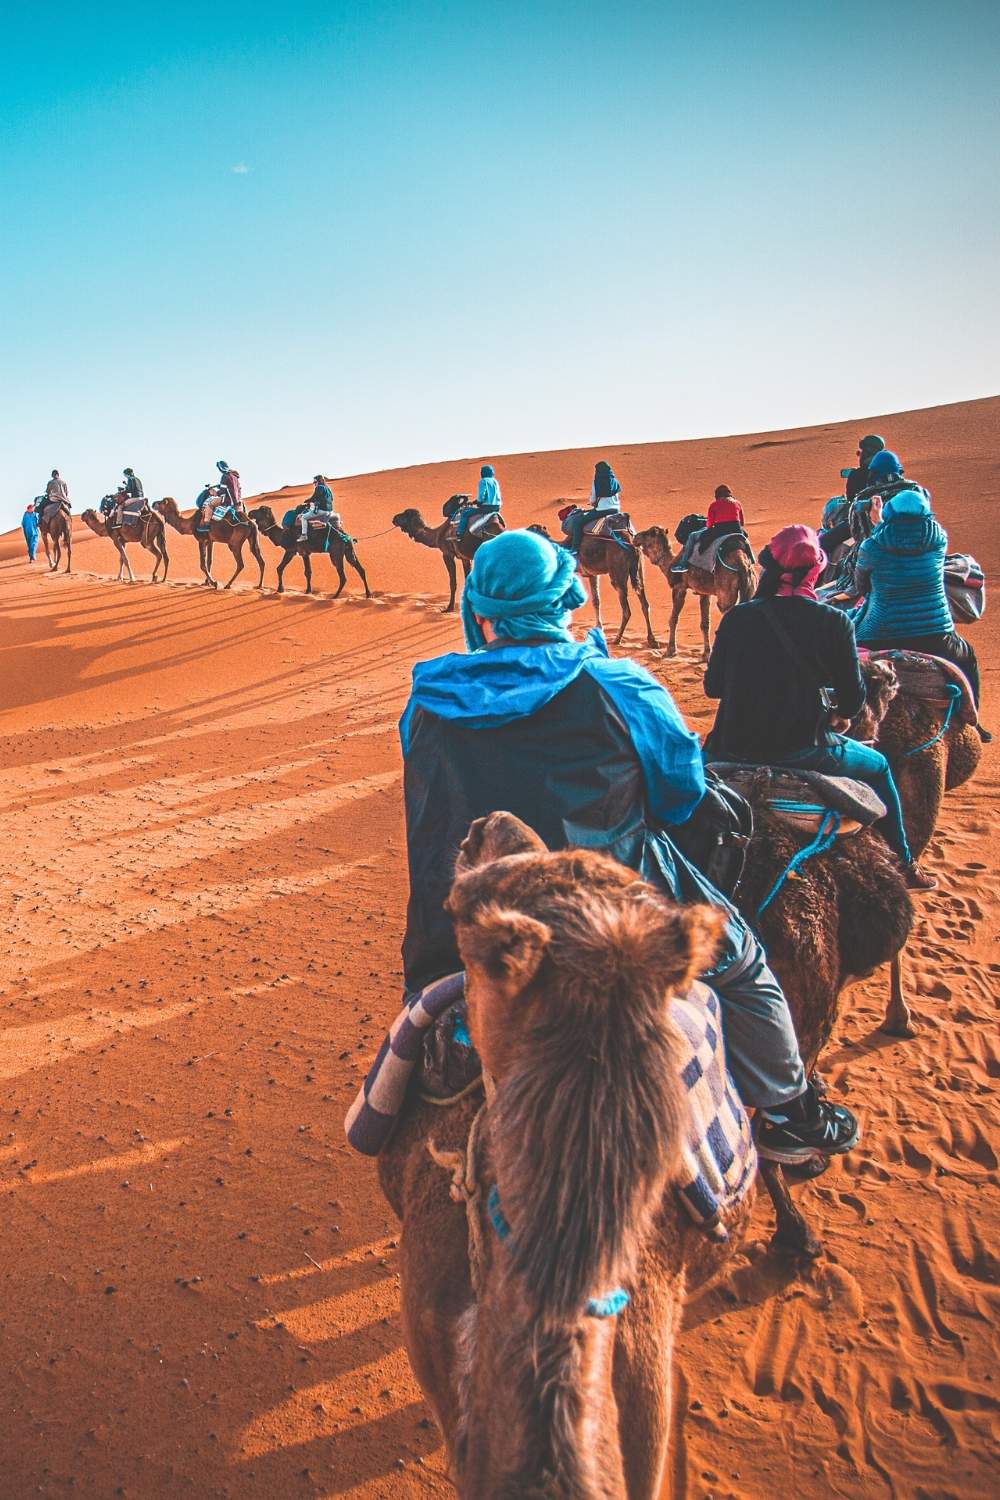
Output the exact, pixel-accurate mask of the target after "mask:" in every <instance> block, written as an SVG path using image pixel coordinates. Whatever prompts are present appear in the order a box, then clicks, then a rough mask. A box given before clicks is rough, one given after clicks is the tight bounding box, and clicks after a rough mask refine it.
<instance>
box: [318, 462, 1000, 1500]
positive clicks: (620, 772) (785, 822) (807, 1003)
mask: <svg viewBox="0 0 1000 1500" xmlns="http://www.w3.org/2000/svg"><path fill="white" fill-rule="evenodd" d="M859 456H860V457H861V458H862V461H864V457H865V455H864V454H863V453H861V454H859ZM597 498H601V496H600V494H598V496H597ZM716 499H722V500H724V501H727V502H729V501H733V497H732V496H731V494H729V493H728V492H727V493H726V494H724V495H720V494H719V493H718V492H717V495H716ZM736 503H737V502H734V504H736ZM852 503H854V502H852ZM724 509H726V510H728V509H729V506H728V504H727V506H726V507H724ZM590 519H591V518H590V517H589V516H588V515H586V514H585V515H584V521H583V524H582V525H581V524H580V523H579V522H577V523H576V524H575V525H573V524H570V525H568V526H567V525H565V523H566V522H567V521H570V516H569V515H567V516H565V517H564V518H563V520H564V530H565V534H566V536H567V545H565V546H559V545H556V544H554V543H553V542H552V541H551V540H550V539H549V538H548V536H547V534H546V533H545V532H544V531H543V530H542V528H541V527H533V528H531V529H530V530H528V531H522V532H514V531H503V530H501V529H500V527H499V525H498V522H499V516H498V515H497V513H496V511H494V512H493V513H492V516H491V519H490V521H489V525H490V529H491V533H492V534H487V535H479V536H477V535H476V533H475V532H473V533H472V534H471V535H469V532H468V528H466V531H465V535H463V537H462V538H461V542H462V547H461V550H456V551H455V552H454V553H453V554H452V558H451V564H452V568H453V567H454V563H455V561H456V558H457V560H459V561H462V562H463V564H464V565H465V571H466V586H465V591H464V594H463V597H462V603H461V614H462V624H463V628H464V632H465V637H466V645H467V647H468V655H466V656H465V657H461V656H456V655H455V654H454V653H449V654H448V655H446V656H444V657H441V658H438V659H436V660H432V661H425V662H419V663H417V664H416V666H415V667H414V670H413V683H412V690H411V696H410V700H409V703H408V704H407V707H406V710H405V712H404V715H403V718H402V720H401V723H400V732H401V738H402V745H403V756H404V800H405V812H406V830H407V849H408V861H409V877H410V894H409V902H408V907H407V914H406V930H405V935H404V939H403V949H402V954H403V966H404V995H403V1008H402V1010H401V1011H400V1013H399V1015H398V1016H397V1018H396V1020H395V1022H394V1023H393V1025H392V1027H391V1029H390V1031H389V1033H388V1035H387V1037H386V1039H385V1041H384V1043H383V1046H382V1048H381V1050H380V1051H379V1053H378V1056H377V1057H376V1058H375V1060H374V1062H373V1064H372V1066H371V1069H370V1071H369V1074H368V1077H367V1078H366V1080H365V1083H364V1085H363V1087H362V1088H361V1090H360V1091H359V1093H358V1095H357V1097H356V1099H355V1100H354V1102H353V1104H352V1105H351V1108H350V1110H349V1111H348V1114H347V1118H346V1121H345V1129H346V1134H347V1139H348V1141H349V1143H350V1144H351V1145H352V1146H353V1147H354V1148H355V1149H356V1150H357V1151H359V1152H361V1153H362V1154H364V1155H367V1156H369V1157H373V1158H377V1162H378V1176H379V1181H380V1184H381V1187H382V1191H383V1193H384V1195H385V1197H386V1199H387V1201H388V1203H389V1204H390V1206H391V1207H392V1209H393V1210H394V1212H395V1213H396V1215H397V1216H398V1217H399V1219H400V1221H401V1225H402V1232H401V1239H400V1272H401V1313H402V1326H403V1333H404V1338H405V1341H406V1347H407V1350H408V1353H409V1357H410V1361H411V1364H412V1366H413V1370H414V1372H415V1374H416V1376H417V1379H418V1381H419V1382H420V1385H421V1387H422V1389H423V1391H424V1394H425V1397H426V1399H427V1401H428V1403H429V1405H430V1407H431V1409H432V1411H433V1413H434V1417H435V1420H436V1422H437V1424H438V1426H439V1428H440V1430H441V1433H442V1436H443V1440H444V1443H445V1448H446V1452H447V1457H448V1464H449V1472H450V1475H451V1478H452V1481H453V1483H454V1485H455V1488H456V1490H457V1492H458V1494H459V1495H461V1496H462V1497H465V1500H479V1497H485V1496H497V1497H499V1496H502V1495H510V1496H514V1495H518V1496H539V1497H541V1496H550V1497H563V1500H588V1497H589V1500H598V1497H622V1500H625V1497H627V1500H656V1497H658V1496H660V1494H661V1492H662V1486H663V1482H664V1477H665V1474H666V1472H667V1466H668V1457H669V1445H670V1415H671V1395H670V1391H671V1363H672V1356H673V1346H674V1343H675V1339H676V1335H677V1331H678V1329H679V1327H680V1324H681V1318H682V1314H683V1309H684V1306H685V1303H686V1302H687V1301H688V1300H689V1299H690V1298H691V1297H692V1296H695V1295H697V1294H698V1293H699V1292H700V1291H701V1290H702V1289H703V1288H704V1287H705V1286H706V1285H707V1284H709V1283H710V1282H711V1281H712V1280H713V1279H714V1278H716V1277H718V1276H719V1275H720V1274H721V1273H723V1272H724V1271H725V1268H726V1266H727V1264H729V1263H730V1262H731V1261H732V1258H733V1257H734V1255H735V1254H736V1253H737V1251H738V1250H739V1247H740V1244H741V1242H742V1240H743V1239H744V1237H745V1236H746V1233H747V1230H748V1227H749V1223H750V1217H751V1212H752V1206H753V1201H754V1193H755V1187H756V1184H757V1183H758V1181H759V1182H761V1183H762V1184H763V1186H764V1188H765V1190H766V1193H767V1195H768V1197H769V1199H770V1200H771V1203H772V1206H773V1210H774V1215H775V1230H774V1237H773V1249H774V1253H776V1254H782V1255H785V1256H788V1257H790V1258H791V1259H792V1262H793V1264H796V1263H801V1264H805V1263H807V1262H808V1261H810V1260H812V1259H813V1258H815V1257H816V1256H818V1255H819V1254H821V1253H822V1248H821V1245H820V1243H819V1240H818V1238H817V1235H816V1233H815V1230H814V1228H813V1226H812V1225H811V1224H810V1223H809V1221H808V1218H807V1217H806V1214H805V1213H804V1212H803V1209H802V1207H801V1206H800V1205H799V1204H797V1203H796V1202H795V1201H794V1199H793V1197H792V1192H791V1188H792V1186H793V1184H795V1183H802V1182H803V1181H808V1180H809V1179H810V1178H812V1177H815V1176H817V1175H819V1174H820V1173H822V1172H824V1171H826V1170H827V1169H828V1168H829V1166H830V1163H831V1160H832V1158H833V1157H834V1156H837V1155H842V1154H845V1153H848V1152H850V1151H852V1150H853V1149H855V1148H856V1146H857V1144H858V1141H859V1139H860V1126H859V1123H858V1121H857V1119H856V1117H855V1116H854V1114H853V1112H852V1111H851V1109H850V1108H849V1107H848V1104H847V1103H846V1102H841V1101H838V1100H834V1099H833V1098H831V1097H830V1093H829V1091H828V1089H827V1087H826V1085H825V1083H824V1081H823V1078H822V1074H821V1072H820V1067H821V1065H822V1057H823V1052H824V1048H825V1047H826V1044H827V1042H828V1041H829V1040H830V1037H831V1035H832V1034H833V1032H834V1029H835V1024H836V1019H837V1016H838V1013H839V1009H840V1005H841V999H842V996H843V995H844V993H845V991H846V990H847V989H848V988H849V987H850V986H851V985H852V984H853V983H855V982H856V981H857V980H859V979H862V978H866V977H869V976H871V975H872V974H874V973H875V972H876V971H877V970H878V969H880V968H882V967H883V966H886V967H887V969H888V978H887V992H886V1003H885V1014H884V1018H883V1020H882V1022H881V1025H882V1029H883V1030H884V1031H886V1032H887V1033H889V1034H890V1035H892V1036H895V1037H898V1038H906V1037H909V1036H912V1035H913V1033H914V1030H915V1028H916V1021H915V1018H914V1017H913V1015H912V1014H911V1012H910V1008H909V1005H908V1003H907V996H906V985H905V969H904V964H903V958H904V953H905V947H906V943H907V940H908V938H909V935H910V933H911V930H912V927H913V922H914V899H915V897H916V896H918V895H919V894H920V893H922V892H925V891H928V890H931V889H933V888H934V886H935V884H936V881H935V879H934V877H933V875H931V874H930V873H929V872H928V871H927V870H926V869H925V868H924V867H923V866H922V865H921V864H920V862H919V861H920V860H921V858H922V856H923V855H924V852H925V850H926V848H927V846H928V843H929V842H930V840H931V838H932V836H933V833H934V829H935V826H936V823H937V820H938V816H939V813H940V809H941V804H942V799H943V796H944V793H945V792H946V791H947V790H948V789H950V788H952V787H955V786H958V785H960V784H961V783H962V782H964V781H966V780H967V779H968V778H969V777H970V776H972V775H973V773H974V772H975V769H976V766H977V764H978V761H979V758H980V755H981V751H982V744H983V742H984V741H985V740H988V739H989V738H990V736H989V734H988V733H987V731H986V730H985V728H984V727H983V726H982V724H981V722H980V720H979V702H978V698H979V692H978V690H979V681H978V669H977V664H976V660H975V654H974V652H973V651H972V648H971V647H970V646H969V644H968V642H967V641H964V640H963V639H962V638H961V637H959V636H958V635H957V633H956V632H955V631H954V628H953V619H952V616H951V614H950V613H949V610H948V603H947V598H948V595H947V590H946V587H945V576H944V558H945V547H946V543H947V538H946V537H945V535H944V533H943V531H942V530H941V528H940V526H939V525H938V523H937V522H936V521H935V520H934V518H933V515H932V512H931V510H930V497H929V496H928V495H927V494H926V492H925V491H920V490H919V489H915V488H913V487H910V488H905V489H904V488H900V487H897V489H896V490H895V492H894V494H893V496H891V497H890V498H888V499H887V500H884V501H882V502H881V511H880V516H879V517H878V518H877V519H876V522H875V525H874V526H873V527H872V528H871V529H870V531H869V532H868V533H867V534H866V535H864V536H863V537H862V538H861V542H860V544H859V554H858V556H857V557H856V558H855V559H854V563H855V568H856V576H857V577H858V579H859V580H860V581H861V585H862V588H863V590H864V593H863V598H862V600H861V603H860V604H859V605H856V606H855V607H854V608H850V607H845V603H844V601H843V600H842V599H838V600H836V601H835V602H834V601H830V600H829V599H827V600H824V598H823V597H822V594H821V592H820V590H821V583H820V580H821V578H822V576H823V574H824V573H825V572H826V570H827V569H828V567H829V556H828V554H827V552H826V551H825V550H824V546H823V540H824V539H823V538H822V537H821V536H820V535H818V534H817V533H816V532H815V531H813V530H812V529H811V528H810V527H808V526H790V527H784V528H782V530H781V531H779V532H778V533H776V535H775V536H774V537H772V538H771V540H770V542H769V543H768V545H767V546H766V547H765V548H763V549H762V551H761V554H760V557H759V558H755V557H754V556H753V554H752V553H751V551H750V548H749V543H748V542H746V541H745V534H744V533H742V517H741V516H740V517H735V516H733V515H732V514H730V515H728V516H726V515H723V516H722V517H719V516H718V515H717V516H716V517H715V518H714V519H710V518H709V517H705V518H704V525H698V526H695V525H691V524H689V525H688V526H687V527H686V528H684V531H685V532H686V534H681V535H676V534H675V540H677V541H678V542H679V544H680V546H681V548H682V551H681V552H680V553H679V554H674V553H673V550H672V548H671V544H670V540H669V538H668V537H667V535H666V532H665V531H664V530H662V529H660V528H649V529H648V530H647V531H646V532H644V533H643V532H640V533H638V534H637V535H632V534H630V528H628V527H627V526H624V527H621V532H622V533H624V534H623V535H619V536H616V535H613V534H612V529H611V528H608V527H606V526H599V527H598V528H597V531H598V535H597V540H598V541H599V542H602V543H604V545H605V546H606V547H608V548H617V549H618V550H620V551H624V548H625V546H631V547H633V550H634V551H635V552H636V553H639V552H643V553H644V554H645V556H646V557H647V558H648V559H649V560H650V561H652V562H653V563H654V565H655V566H659V567H665V568H666V569H667V571H668V574H669V572H670V570H671V567H672V563H671V558H673V560H674V562H675V563H677V564H679V567H678V572H679V574H681V575H684V574H691V575H692V576H690V577H683V576H681V577H678V579H677V580H676V585H677V587H676V591H675V595H674V607H675V618H674V622H673V624H674V625H675V624H676V616H677V615H678V614H679V612H680V606H681V605H682V603H683V592H684V591H686V590H687V588H691V589H692V591H694V592H696V593H698V594H699V595H700V597H701V599H702V600H703V601H707V599H708V598H709V597H710V592H711V593H714V594H715V596H716V597H717V599H719V602H720V607H723V604H724V612H723V617H722V620H721V623H720V626H719V631H718V634H717V636H716V639H715V642H714V644H712V645H709V642H708V640H707V635H706V637H705V642H704V643H705V649H706V654H707V669H706V673H705V691H706V694H707V695H708V696H709V697H710V698H712V699H715V700H717V702H718V711H717V715H716V721H715V725H714V726H713V729H712V731H711V733H710V734H709V735H708V737H707V739H706V741H705V744H704V745H702V744H701V743H700V742H699V741H698V739H697V738H696V737H695V736H694V735H693V734H692V733H691V732H690V731H689V730H687V728H686V726H685V725H684V722H683V720H682V718H681V716H680V714H679V713H678V712H677V709H676V708H675V706H674V704H673V701H672V699H671V698H670V696H669V694H668V693H667V692H666V690H665V689H664V687H663V686H662V684H661V683H659V682H658V681H657V680H656V679H655V678H653V677H651V676H650V675H649V674H648V673H646V672H645V671H644V669H643V668H641V667H640V666H638V665H637V664H636V663H634V662H631V661H629V660H628V659H627V658H626V659H615V658H611V657H610V656H609V655H608V653H607V648H606V647H605V646H604V644H603V641H602V640H598V639H595V638H594V637H593V636H589V637H588V638H587V639H586V640H585V641H580V640H578V639H577V638H576V637H575V636H574V635H573V634H572V632H571V630H570V628H569V623H570V619H571V616H572V613H573V611H575V610H576V609H577V608H579V606H580V605H581V604H583V603H584V602H585V599H586V595H585V593H584V590H583V587H582V584H581V575H582V577H589V576H591V575H590V573H589V572H588V569H587V568H586V566H585V565H584V564H583V549H584V546H585V544H586V542H587V538H588V536H590V535H592V533H590V532H588V531H587V530H586V526H587V524H588V522H589V521H590ZM734 522H735V523H736V524H735V526H733V523H734ZM396 524H397V525H399V526H400V528H401V529H404V530H406V532H407V534H408V535H411V536H413V538H414V540H418V541H420V542H422V543H423V544H424V545H429V546H437V547H438V548H439V550H444V549H443V547H442V542H443V541H444V542H445V544H447V540H446V539H447V533H446V532H439V533H434V532H433V531H432V529H431V528H429V527H426V526H425V524H424V523H423V521H422V520H421V519H420V518H419V516H415V513H412V512H411V513H403V514H402V515H401V516H399V517H397V520H396ZM717 525H721V526H723V527H725V528H726V529H725V530H723V531H721V532H716V533H715V534H714V536H710V537H708V538H705V536H704V535H703V533H704V532H706V531H708V530H709V529H710V527H714V526H717ZM730 528H732V529H730ZM681 530H682V528H681V527H678V532H681ZM697 533H702V535H701V537H700V538H699V537H697ZM692 535H694V536H695V540H694V541H692ZM706 540H707V542H708V547H707V548H706V547H705V545H704V543H705V541H706ZM854 541H855V543H856V544H857V536H855V538H854ZM869 541H870V542H871V545H870V546H868V545H867V544H868V543H869ZM609 555H610V554H609ZM916 559H922V563H921V565H920V566H916V565H915V560H916ZM720 563H722V564H723V566H721V567H720ZM758 569H759V571H758ZM449 571H451V570H449ZM603 571H605V572H606V573H608V574H609V576H610V571H611V570H610V568H605V569H604V570H603ZM631 576H632V578H633V586H634V578H635V577H636V576H638V577H640V578H641V573H638V574H637V573H636V572H633V573H632V574H631ZM901 576H902V577H903V579H904V585H906V584H909V586H910V587H909V589H908V588H907V587H906V586H903V587H901V586H900V579H901ZM964 576H966V577H967V576H968V571H967V572H966V574H965V575H964ZM637 592H638V591H637ZM678 596H679V597H678ZM595 604H596V600H595ZM650 633H651V632H650ZM859 641H860V642H861V645H860V648H859Z"/></svg>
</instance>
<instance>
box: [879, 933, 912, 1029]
mask: <svg viewBox="0 0 1000 1500" xmlns="http://www.w3.org/2000/svg"><path fill="white" fill-rule="evenodd" d="M879 1030H880V1031H885V1032H887V1033H888V1035H889V1036H900V1037H911V1036H916V1034H917V1027H916V1025H915V1023H914V1020H913V1016H912V1014H911V1012H910V1007H909V1006H908V1005H907V1003H906V999H905V997H904V995H903V955H902V953H897V954H896V955H895V957H894V958H893V959H892V961H891V962H890V964H889V1004H888V1005H887V1006H886V1011H885V1019H884V1020H883V1022H882V1025H881V1026H880V1027H879Z"/></svg>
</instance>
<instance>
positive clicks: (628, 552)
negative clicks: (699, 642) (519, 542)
mask: <svg viewBox="0 0 1000 1500" xmlns="http://www.w3.org/2000/svg"><path fill="white" fill-rule="evenodd" d="M528 530H529V531H535V532H537V533H538V535H539V536H544V537H548V539H549V541H550V542H553V543H554V545H555V546H557V547H565V545H566V543H565V542H558V541H556V540H555V538H554V537H551V536H549V533H548V530H547V528H546V527H544V526H539V525H538V524H537V523H536V524H535V525H534V526H529V527H528ZM576 565H577V569H578V571H579V572H580V573H582V574H583V576H584V577H585V578H586V579H587V581H588V583H589V584H590V597H591V599H592V600H593V604H594V614H595V615H596V616H597V628H598V630H603V629H604V621H603V620H602V619H601V586H600V582H599V579H600V577H601V575H603V574H606V575H607V576H608V577H609V578H610V579H611V586H612V588H613V589H614V591H615V593H616V594H617V595H618V602H619V604H620V605H621V610H622V622H621V625H620V626H619V629H618V634H617V635H616V636H615V645H616V646H620V645H621V641H622V636H623V635H624V634H625V627H626V625H627V624H628V622H629V620H630V619H631V618H632V609H631V606H630V604H629V602H628V586H629V584H631V585H632V587H633V588H634V589H635V592H636V595H637V596H638V599H639V608H640V609H641V610H642V613H643V617H644V618H645V621H646V645H647V646H650V647H656V646H658V645H659V642H658V641H657V639H656V637H655V635H654V634H653V624H652V621H651V620H650V618H649V600H648V599H647V598H646V584H645V580H644V578H643V574H642V554H641V553H640V552H639V551H638V549H637V548H636V547H633V546H631V545H630V546H629V547H628V548H627V549H626V548H625V547H623V546H621V545H620V544H619V543H618V542H613V541H612V540H611V538H610V537H603V536H590V535H588V533H587V532H584V534H583V537H582V539H581V542H580V551H579V554H578V556H577V562H576Z"/></svg>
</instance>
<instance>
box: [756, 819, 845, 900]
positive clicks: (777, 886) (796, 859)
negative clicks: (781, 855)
mask: <svg viewBox="0 0 1000 1500" xmlns="http://www.w3.org/2000/svg"><path fill="white" fill-rule="evenodd" d="M839 829H840V813H838V812H833V811H832V810H831V811H829V812H828V813H827V814H826V816H825V817H824V818H823V820H822V822H821V823H820V825H819V828H818V829H817V831H816V837H815V838H814V839H813V840H812V842H811V843H809V844H806V845H805V847H804V848H803V849H800V850H799V851H798V853H797V854H793V855H792V857H791V859H790V860H789V861H788V863H787V865H786V866H785V868H784V869H783V870H782V872H781V874H780V875H779V876H778V878H777V880H776V881H775V882H774V884H773V885H772V887H771V889H770V890H769V891H768V893H767V895H766V896H765V897H764V899H763V901H762V902H761V903H760V905H759V906H758V908H757V915H758V917H759V916H761V915H762V914H763V913H764V912H765V911H766V910H767V908H768V907H769V906H770V904H771V902H772V901H773V900H774V898H775V896H776V895H777V894H778V892H779V891H780V890H781V887H782V886H783V885H784V883H785V881H786V880H790V879H794V878H795V876H796V875H797V874H798V873H799V871H800V870H801V868H802V866H803V865H804V864H805V862H806V860H807V859H812V857H813V855H814V854H822V853H823V851H824V849H829V847H830V845H831V844H832V843H833V841H834V840H835V839H836V837H837V833H838V831H839Z"/></svg>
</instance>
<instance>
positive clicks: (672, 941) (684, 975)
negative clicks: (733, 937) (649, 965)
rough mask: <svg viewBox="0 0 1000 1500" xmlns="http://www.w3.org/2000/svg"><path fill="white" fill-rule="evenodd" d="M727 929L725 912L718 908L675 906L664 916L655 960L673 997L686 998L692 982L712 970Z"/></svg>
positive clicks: (660, 925) (658, 935)
mask: <svg viewBox="0 0 1000 1500" xmlns="http://www.w3.org/2000/svg"><path fill="white" fill-rule="evenodd" d="M725 925H726V915H725V912H723V911H720V909H719V908H718V907H717V906H675V907H672V908H671V909H670V910H669V911H668V912H667V913H666V914H665V916H664V920H663V922H662V923H661V924H659V928H658V933H657V942H656V946H657V949H658V952H657V955H656V960H657V965H658V968H659V973H660V976H661V978H662V979H663V983H664V986H665V987H666V988H667V989H668V990H670V992H671V993H672V994H683V993H684V992H685V991H686V990H687V989H688V988H689V987H690V985H691V982H692V980H695V979H697V978H698V976H699V974H703V973H704V972H705V970H706V969H710V968H711V967H712V963H713V962H714V960H715V957H716V954H717V953H718V951H719V940H720V938H721V937H722V932H723V928H724V927H725Z"/></svg>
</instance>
